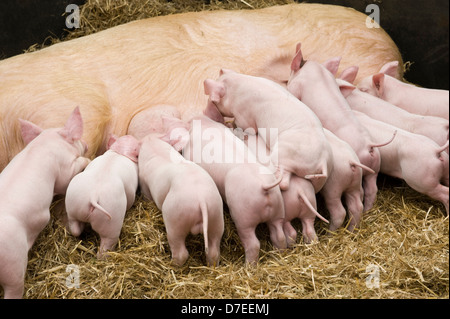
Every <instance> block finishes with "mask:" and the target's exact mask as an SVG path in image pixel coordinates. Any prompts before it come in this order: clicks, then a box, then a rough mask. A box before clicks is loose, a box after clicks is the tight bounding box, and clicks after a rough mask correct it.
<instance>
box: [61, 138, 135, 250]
mask: <svg viewBox="0 0 450 319" xmlns="http://www.w3.org/2000/svg"><path fill="white" fill-rule="evenodd" d="M139 147H140V145H139V142H138V141H137V140H136V139H135V138H134V137H132V136H130V135H125V136H122V137H120V138H118V139H117V140H116V141H115V142H112V145H111V146H110V149H109V150H108V151H106V152H105V154H103V155H102V156H99V157H97V158H95V159H94V160H93V161H92V162H91V163H90V164H89V165H88V166H87V167H86V168H85V170H84V171H83V172H82V173H80V174H78V175H77V176H75V177H74V178H73V179H72V181H71V182H70V184H69V187H68V188H67V193H66V199H65V206H66V212H67V217H68V225H67V226H68V228H69V230H70V232H71V233H72V235H74V236H79V235H80V234H81V232H82V231H83V228H84V224H85V223H90V224H91V226H92V229H93V230H94V231H95V232H97V233H98V234H99V236H100V247H99V250H98V253H97V257H98V258H103V256H104V253H105V252H106V251H108V250H113V249H114V247H115V245H116V244H117V241H118V240H119V236H120V233H121V230H122V225H123V219H124V217H125V213H126V211H127V210H128V209H130V208H131V206H132V205H133V203H134V199H135V195H136V190H137V187H138V166H137V161H138V154H139Z"/></svg>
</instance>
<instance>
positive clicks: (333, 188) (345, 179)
mask: <svg viewBox="0 0 450 319" xmlns="http://www.w3.org/2000/svg"><path fill="white" fill-rule="evenodd" d="M324 131H325V136H326V137H327V140H328V142H329V143H330V145H331V148H332V150H333V162H334V163H333V171H332V172H331V174H330V176H329V177H328V179H327V181H326V183H325V185H324V186H323V188H322V190H321V191H320V192H321V194H322V196H323V198H324V200H325V204H326V206H327V209H328V211H329V212H330V219H331V223H330V230H331V231H334V230H336V229H338V228H339V227H341V226H342V223H343V222H344V219H345V216H346V210H345V208H344V206H343V205H342V196H344V199H345V203H346V206H347V210H348V215H349V217H350V222H349V225H348V230H350V231H352V230H353V229H354V228H355V227H356V226H358V225H359V221H360V219H361V215H362V212H363V208H364V207H363V206H364V205H363V202H362V200H363V197H364V191H363V188H362V177H363V172H362V170H363V169H365V170H367V171H370V169H369V168H367V167H364V166H362V165H361V163H360V162H359V159H358V156H356V154H355V151H354V150H353V149H352V148H351V147H350V145H348V143H346V142H344V141H343V140H341V139H340V138H338V137H337V136H336V135H334V134H333V133H332V132H330V131H329V130H327V129H324Z"/></svg>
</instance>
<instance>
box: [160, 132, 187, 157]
mask: <svg viewBox="0 0 450 319" xmlns="http://www.w3.org/2000/svg"><path fill="white" fill-rule="evenodd" d="M189 138H190V137H189V131H188V130H187V129H186V128H184V127H177V128H174V129H172V130H170V131H168V132H167V133H166V134H165V135H163V136H161V137H160V139H161V140H163V141H164V142H166V143H169V144H170V145H172V147H173V148H174V149H176V150H177V152H180V151H181V150H182V149H183V148H184V147H185V146H186V144H187V143H188V142H189Z"/></svg>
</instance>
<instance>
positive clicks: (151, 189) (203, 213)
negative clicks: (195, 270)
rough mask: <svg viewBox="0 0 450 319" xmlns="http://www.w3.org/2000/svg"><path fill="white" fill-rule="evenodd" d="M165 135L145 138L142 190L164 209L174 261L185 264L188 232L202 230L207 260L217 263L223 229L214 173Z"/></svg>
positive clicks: (221, 204) (141, 167) (220, 202)
mask: <svg viewBox="0 0 450 319" xmlns="http://www.w3.org/2000/svg"><path fill="white" fill-rule="evenodd" d="M163 135H164V134H159V133H152V134H149V135H147V136H145V137H144V138H143V140H142V146H141V152H140V155H139V185H140V187H141V192H142V193H143V194H144V195H145V196H146V197H147V198H148V199H150V200H153V201H154V202H155V204H156V206H157V207H158V208H159V209H160V210H161V211H162V215H163V220H164V225H165V227H166V231H167V239H168V241H169V246H170V250H171V252H172V259H173V261H174V262H175V264H177V265H179V266H181V265H183V264H184V263H185V262H186V260H187V258H188V256H189V253H188V251H187V249H186V236H187V235H188V234H189V233H192V234H194V235H196V234H198V233H203V236H204V241H205V252H206V261H207V264H208V265H209V266H215V265H218V264H219V259H220V241H221V239H222V235H223V231H224V220H223V201H222V198H221V196H220V194H219V191H218V190H217V187H216V185H215V183H214V181H213V179H212V178H211V176H209V175H208V173H207V172H206V171H205V170H204V169H202V168H201V167H200V166H199V165H197V164H195V163H193V162H191V161H188V160H186V159H185V158H184V157H183V156H182V155H181V154H180V153H178V152H177V151H176V150H175V149H174V148H173V147H172V146H171V145H170V144H168V143H166V142H165V141H163V140H162V139H161V137H163Z"/></svg>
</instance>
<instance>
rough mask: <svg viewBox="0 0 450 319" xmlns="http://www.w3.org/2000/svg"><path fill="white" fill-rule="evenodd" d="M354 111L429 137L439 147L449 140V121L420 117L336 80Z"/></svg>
mask: <svg viewBox="0 0 450 319" xmlns="http://www.w3.org/2000/svg"><path fill="white" fill-rule="evenodd" d="M336 81H337V82H338V84H339V87H340V88H341V90H343V91H344V90H349V92H343V94H344V96H345V97H346V100H347V102H348V104H349V105H350V107H351V109H352V110H356V111H360V112H362V113H364V114H366V115H368V116H370V117H371V118H373V119H376V120H379V121H382V122H385V123H388V124H391V125H393V126H396V127H398V128H401V129H404V130H406V131H408V132H411V133H416V134H421V135H425V136H427V137H429V138H430V139H432V140H433V141H435V142H436V143H437V144H438V145H443V144H445V142H446V141H447V140H448V132H449V124H448V120H446V119H444V118H442V117H437V116H428V115H418V114H414V113H410V112H408V111H406V110H403V109H401V108H399V107H397V106H395V105H393V104H391V103H389V102H386V101H384V100H382V99H380V98H378V97H375V96H373V95H371V94H368V93H366V92H363V91H361V90H359V89H357V88H356V87H355V86H352V84H350V83H349V82H346V81H343V80H341V79H337V80H336Z"/></svg>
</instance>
